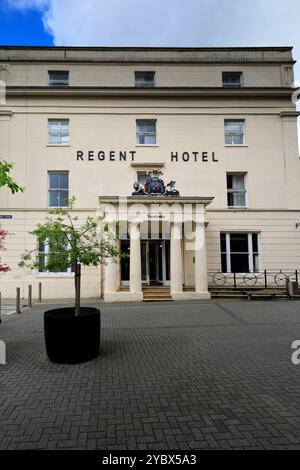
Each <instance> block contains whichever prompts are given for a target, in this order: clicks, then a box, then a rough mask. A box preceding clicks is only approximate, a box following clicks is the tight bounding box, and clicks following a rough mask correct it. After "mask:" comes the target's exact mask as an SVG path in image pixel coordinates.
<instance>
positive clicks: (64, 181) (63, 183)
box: [59, 173, 69, 189]
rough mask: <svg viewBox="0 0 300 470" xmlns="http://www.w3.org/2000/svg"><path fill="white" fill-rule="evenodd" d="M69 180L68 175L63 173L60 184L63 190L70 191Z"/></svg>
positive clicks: (60, 176)
mask: <svg viewBox="0 0 300 470" xmlns="http://www.w3.org/2000/svg"><path fill="white" fill-rule="evenodd" d="M68 179H69V175H68V173H61V174H60V175H59V182H60V184H59V187H60V188H61V189H68V187H69V184H68Z"/></svg>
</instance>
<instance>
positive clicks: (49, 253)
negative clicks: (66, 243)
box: [39, 240, 73, 274]
mask: <svg viewBox="0 0 300 470" xmlns="http://www.w3.org/2000/svg"><path fill="white" fill-rule="evenodd" d="M65 256H68V254H67V253H66V254H65ZM61 257H62V253H61V252H60V253H56V252H55V250H54V249H53V247H51V244H50V243H49V242H48V240H46V241H40V242H39V272H40V273H44V274H52V273H55V274H71V273H72V272H73V270H72V268H71V267H68V268H66V269H64V270H63V269H61V268H60V269H59V268H52V269H51V271H48V270H47V266H48V263H49V261H50V259H51V263H53V265H57V266H59V264H60V261H61Z"/></svg>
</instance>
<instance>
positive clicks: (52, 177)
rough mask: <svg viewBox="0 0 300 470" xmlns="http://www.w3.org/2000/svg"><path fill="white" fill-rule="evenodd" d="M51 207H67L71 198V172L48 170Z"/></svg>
mask: <svg viewBox="0 0 300 470" xmlns="http://www.w3.org/2000/svg"><path fill="white" fill-rule="evenodd" d="M48 178H49V180H48V183H49V189H48V195H49V207H67V206H68V200H69V173H68V172H67V171H49V172H48Z"/></svg>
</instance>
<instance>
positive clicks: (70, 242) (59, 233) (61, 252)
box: [19, 197, 126, 272]
mask: <svg viewBox="0 0 300 470" xmlns="http://www.w3.org/2000/svg"><path fill="white" fill-rule="evenodd" d="M74 203H75V198H74V197H73V198H71V199H70V200H69V203H68V207H67V208H59V209H55V210H53V211H50V215H49V216H48V217H46V221H45V222H44V223H42V224H38V225H37V227H36V228H35V229H34V230H32V231H31V232H30V234H32V235H34V236H35V237H36V238H37V240H38V242H39V245H40V247H41V246H42V245H43V244H45V243H48V244H49V247H50V250H49V254H48V255H47V256H46V257H45V256H44V254H43V253H41V251H42V250H41V249H40V250H39V249H35V250H31V251H28V250H27V251H25V253H24V254H23V255H22V258H21V262H20V263H19V266H20V267H24V268H28V269H38V268H39V267H40V266H41V265H42V266H43V269H44V270H45V271H61V272H63V271H66V270H67V269H68V268H69V267H70V266H75V265H76V264H78V263H80V264H82V265H83V266H97V265H99V264H100V263H105V261H106V259H107V258H113V259H114V260H115V261H117V260H118V259H120V258H121V257H123V256H126V255H123V254H121V253H120V252H119V251H118V250H117V249H116V247H115V243H114V241H115V236H114V235H113V233H112V231H111V230H110V229H109V227H108V226H105V227H102V228H101V221H100V219H99V218H93V217H90V216H88V217H86V218H85V220H84V222H83V223H82V224H81V225H80V219H79V217H78V216H74V215H72V210H73V208H74Z"/></svg>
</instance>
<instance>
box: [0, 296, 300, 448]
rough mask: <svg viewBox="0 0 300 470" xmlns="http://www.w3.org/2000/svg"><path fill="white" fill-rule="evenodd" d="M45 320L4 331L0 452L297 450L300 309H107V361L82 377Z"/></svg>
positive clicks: (290, 305)
mask: <svg viewBox="0 0 300 470" xmlns="http://www.w3.org/2000/svg"><path fill="white" fill-rule="evenodd" d="M86 305H95V306H99V304H95V303H93V304H89V303H86ZM52 307H54V305H53V304H52V305H51V308H52ZM45 309H47V306H46V305H43V306H42V307H41V306H37V305H36V306H34V307H33V308H32V309H26V310H25V311H24V312H23V313H22V314H21V315H11V316H4V317H3V321H2V323H1V325H0V339H2V340H4V341H5V342H6V345H7V351H8V354H7V364H6V365H0V449H102V450H103V449H104V450H114V449H120V450H121V449H130V450H135V449H143V450H151V449H155V450H159V449H162V450H168V449H173V450H175V449H176V450H180V449H182V450H187V449H189V450H196V449H255V448H259V449H274V448H276V449H281V448H284V449H289V448H291V449H300V366H295V365H293V364H292V362H291V355H292V349H291V345H292V342H293V341H294V340H297V339H298V340H300V302H299V301H274V302H272V301H265V302H262V301H258V302H254V301H253V302H247V301H237V300H235V301H213V302H210V301H203V302H173V303H147V304H145V303H144V304H126V305H125V304H109V305H101V312H102V346H101V355H100V356H99V358H97V359H96V360H94V361H91V362H89V363H86V364H80V365H73V366H68V365H58V364H53V363H50V362H49V361H48V360H47V358H46V355H45V349H44V340H43V321H42V320H43V316H42V313H43V311H44V310H45Z"/></svg>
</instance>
